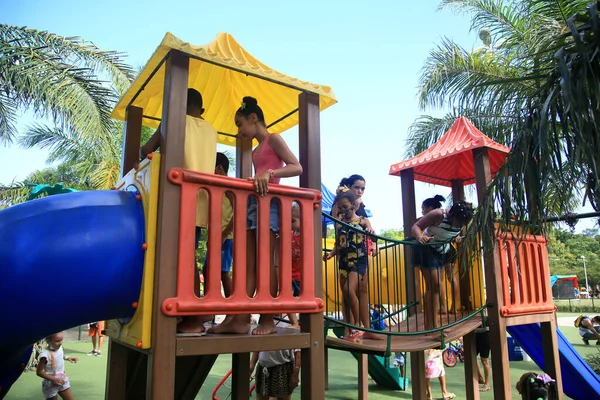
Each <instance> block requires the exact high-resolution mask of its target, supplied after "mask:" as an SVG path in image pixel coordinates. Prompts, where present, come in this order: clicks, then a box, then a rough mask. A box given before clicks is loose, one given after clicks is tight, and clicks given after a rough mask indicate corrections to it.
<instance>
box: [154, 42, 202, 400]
mask: <svg viewBox="0 0 600 400" xmlns="http://www.w3.org/2000/svg"><path fill="white" fill-rule="evenodd" d="M188 72H189V58H188V57H187V56H186V55H185V54H184V53H181V52H179V51H177V50H171V52H170V53H169V56H168V59H167V62H166V69H165V87H164V100H163V112H162V124H161V141H160V150H161V165H160V177H159V182H160V183H159V185H160V194H159V199H158V230H157V238H156V240H157V247H156V272H155V276H154V305H153V306H154V307H153V310H154V314H153V316H152V352H151V353H150V354H149V357H148V380H147V383H146V393H147V398H149V399H153V400H164V399H172V398H173V396H174V392H175V364H176V363H175V359H176V354H175V345H176V339H177V338H176V325H177V319H176V318H172V317H167V316H166V315H164V314H163V313H162V312H161V311H160V310H161V305H162V302H163V301H164V300H165V299H166V298H170V297H175V295H176V280H177V267H178V264H177V257H178V252H177V246H174V245H173V244H174V243H175V244H176V243H178V242H179V212H180V209H179V203H180V200H181V192H180V189H179V187H178V186H176V185H174V184H172V183H170V182H169V179H168V178H167V176H168V173H169V171H170V170H171V169H172V168H175V167H182V166H183V147H184V143H185V114H186V104H187V89H188ZM190 279H192V277H190Z"/></svg>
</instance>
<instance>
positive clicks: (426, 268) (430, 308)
mask: <svg viewBox="0 0 600 400" xmlns="http://www.w3.org/2000/svg"><path fill="white" fill-rule="evenodd" d="M472 217H473V206H472V205H471V203H467V202H464V201H457V202H456V203H454V205H453V206H452V208H450V210H446V209H443V208H439V209H435V210H432V211H430V212H428V213H427V214H426V215H425V216H424V217H423V218H421V219H419V220H418V221H417V222H416V223H415V224H414V225H413V226H412V230H411V232H412V235H413V236H414V237H415V238H416V240H417V241H418V242H419V243H420V244H421V245H424V244H427V243H429V242H432V243H434V242H440V244H436V245H429V246H418V247H419V248H418V249H417V251H418V252H419V253H420V257H421V260H419V261H420V262H418V265H420V266H421V271H423V277H424V279H425V284H426V292H425V301H426V303H427V305H426V307H425V310H426V311H425V328H426V329H434V328H437V327H438V326H439V321H438V318H437V317H436V316H438V314H439V308H440V301H439V297H440V282H441V270H442V269H443V268H445V267H446V265H448V264H453V263H454V262H456V258H457V252H456V249H455V248H454V246H452V244H451V243H450V241H452V240H456V241H457V242H459V241H460V240H462V237H459V235H460V234H461V232H462V228H463V227H464V226H465V225H467V223H468V222H469V221H470V220H471V218H472ZM458 295H459V293H457V294H456V296H458ZM454 304H455V303H454Z"/></svg>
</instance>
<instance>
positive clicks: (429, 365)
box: [425, 349, 456, 400]
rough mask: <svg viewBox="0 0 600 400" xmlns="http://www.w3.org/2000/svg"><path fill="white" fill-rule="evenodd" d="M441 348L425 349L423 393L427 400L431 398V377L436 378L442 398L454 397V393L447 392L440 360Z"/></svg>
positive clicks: (442, 365) (444, 371)
mask: <svg viewBox="0 0 600 400" xmlns="http://www.w3.org/2000/svg"><path fill="white" fill-rule="evenodd" d="M442 353H443V351H442V350H439V349H429V350H425V394H426V396H427V399H428V400H431V399H432V398H433V395H432V393H431V379H433V378H438V380H439V381H440V387H441V388H442V397H443V398H444V400H446V399H453V398H455V397H456V395H455V394H454V393H449V392H448V390H447V389H446V370H445V369H444V362H443V360H442Z"/></svg>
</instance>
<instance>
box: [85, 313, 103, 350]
mask: <svg viewBox="0 0 600 400" xmlns="http://www.w3.org/2000/svg"><path fill="white" fill-rule="evenodd" d="M102 332H104V321H96V322H92V323H90V324H88V336H90V337H91V338H92V351H90V352H89V353H87V355H88V356H96V357H102V341H103V340H104V334H103V333H102Z"/></svg>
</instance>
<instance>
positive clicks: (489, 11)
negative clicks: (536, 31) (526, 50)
mask: <svg viewBox="0 0 600 400" xmlns="http://www.w3.org/2000/svg"><path fill="white" fill-rule="evenodd" d="M440 8H451V9H452V10H454V11H456V12H461V13H469V14H470V15H471V16H472V17H471V30H479V29H481V28H487V29H489V30H490V31H491V32H492V34H493V35H494V36H497V37H499V38H505V39H509V40H510V41H511V42H514V43H520V45H521V46H522V45H524V44H525V43H526V39H527V38H528V37H527V33H528V29H527V25H528V24H527V21H528V20H527V16H526V15H525V14H524V13H523V12H522V11H523V10H522V7H519V4H515V3H514V2H509V3H508V4H507V2H505V1H502V0H443V1H442V3H441V4H440Z"/></svg>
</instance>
